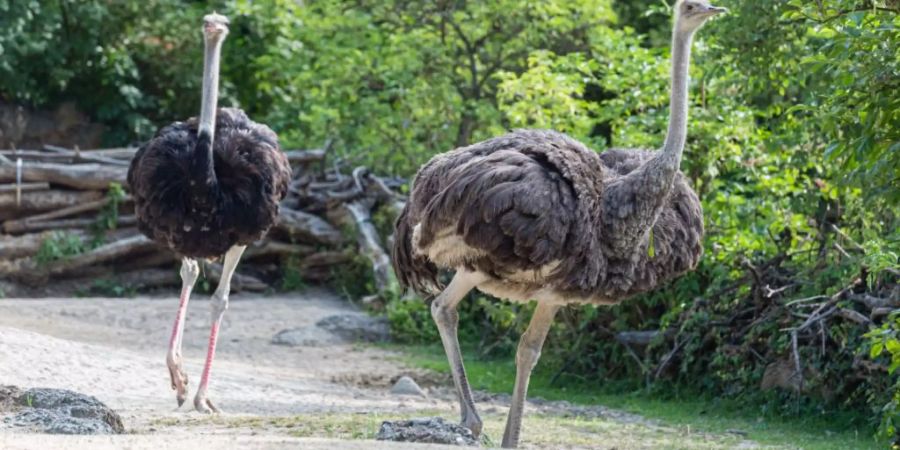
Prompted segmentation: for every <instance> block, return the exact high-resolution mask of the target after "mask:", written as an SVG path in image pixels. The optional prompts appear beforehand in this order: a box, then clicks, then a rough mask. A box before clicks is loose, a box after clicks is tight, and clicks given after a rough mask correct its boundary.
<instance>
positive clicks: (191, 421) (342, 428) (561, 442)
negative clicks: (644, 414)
mask: <svg viewBox="0 0 900 450" xmlns="http://www.w3.org/2000/svg"><path fill="white" fill-rule="evenodd" d="M407 415H410V416H412V415H414V416H416V417H424V416H447V411H443V410H428V409H425V410H417V411H415V412H414V413H384V412H371V413H318V414H298V415H294V416H284V417H259V416H201V417H189V418H165V419H158V420H156V421H155V422H154V423H153V425H154V426H156V427H161V428H165V427H192V426H193V427H203V426H215V427H221V428H225V429H232V430H235V431H237V432H241V431H242V430H247V431H252V432H254V433H259V432H260V431H261V430H266V432H268V433H273V434H284V435H288V436H293V437H299V438H308V437H317V438H330V439H342V440H347V439H354V440H356V439H375V436H376V434H377V433H378V429H379V428H380V426H381V422H382V421H385V420H399V419H406V418H409V417H407ZM483 418H484V421H485V435H487V436H490V437H493V438H494V439H492V440H491V439H488V440H487V442H485V444H486V445H485V446H486V447H497V446H498V444H499V440H500V437H501V436H502V434H503V429H502V428H503V425H504V423H503V420H504V415H503V412H500V411H487V412H485V413H484V414H483ZM524 428H525V429H526V430H528V431H527V436H526V437H525V438H524V440H523V442H522V447H523V448H535V447H537V448H596V446H597V443H598V442H602V443H603V446H604V448H620V449H659V448H665V449H684V450H696V449H731V448H735V447H736V446H738V445H739V444H740V442H741V438H739V437H735V436H727V435H711V434H708V433H697V432H691V431H690V430H684V429H680V430H679V429H671V428H664V427H655V426H647V425H645V424H621V423H617V422H613V421H607V420H597V419H584V418H563V417H558V416H547V415H538V414H532V415H530V416H528V417H526V418H525V424H524Z"/></svg>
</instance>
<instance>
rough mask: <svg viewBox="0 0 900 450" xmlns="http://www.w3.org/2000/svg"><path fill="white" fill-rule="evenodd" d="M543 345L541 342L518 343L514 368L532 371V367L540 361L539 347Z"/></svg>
mask: <svg viewBox="0 0 900 450" xmlns="http://www.w3.org/2000/svg"><path fill="white" fill-rule="evenodd" d="M543 345H544V341H543V340H540V341H538V340H535V339H522V341H521V342H519V347H518V349H516V367H518V368H521V369H523V370H527V371H529V372H531V371H532V370H534V366H536V365H537V362H538V360H539V359H541V347H543Z"/></svg>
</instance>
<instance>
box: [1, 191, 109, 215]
mask: <svg viewBox="0 0 900 450" xmlns="http://www.w3.org/2000/svg"><path fill="white" fill-rule="evenodd" d="M100 198H103V192H100V191H61V190H52V191H32V192H23V193H22V198H21V202H20V203H19V204H18V205H16V194H15V193H14V192H4V193H0V209H6V208H9V209H17V210H22V211H46V210H48V209H59V208H68V207H70V206H73V205H81V204H84V203H87V202H93V201H95V200H98V199H100Z"/></svg>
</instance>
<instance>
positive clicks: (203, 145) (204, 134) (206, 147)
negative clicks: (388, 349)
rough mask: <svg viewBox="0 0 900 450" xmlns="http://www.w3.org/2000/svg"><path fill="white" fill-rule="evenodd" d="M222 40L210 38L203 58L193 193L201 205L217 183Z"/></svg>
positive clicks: (207, 199) (207, 40)
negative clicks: (215, 144) (215, 153)
mask: <svg viewBox="0 0 900 450" xmlns="http://www.w3.org/2000/svg"><path fill="white" fill-rule="evenodd" d="M221 51H222V39H221V38H212V39H206V48H205V50H204V58H203V100H202V103H201V105H200V124H199V125H198V130H197V143H196V145H195V146H194V155H193V159H192V161H191V174H190V178H191V186H192V187H191V192H192V196H193V202H194V203H195V204H198V205H202V204H205V203H207V202H208V201H209V198H210V193H211V192H213V189H214V188H215V186H216V184H217V179H216V171H215V167H213V159H214V158H213V139H214V137H215V132H216V103H217V101H218V97H219V55H220V53H221Z"/></svg>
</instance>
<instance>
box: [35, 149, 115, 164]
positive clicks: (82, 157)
mask: <svg viewBox="0 0 900 450" xmlns="http://www.w3.org/2000/svg"><path fill="white" fill-rule="evenodd" d="M44 148H46V149H48V150H53V151H54V152H57V154H62V155H69V156H70V157H71V158H72V162H75V163H82V162H92V163H100V164H111V165H113V166H124V167H128V166H129V164H130V163H129V162H128V161H122V160H120V159H113V158H107V157H105V156H102V155H97V154H91V153H83V152H82V151H81V150H80V149H78V148H77V147H76V148H75V150H69V149H67V148H64V147H58V146H55V145H44Z"/></svg>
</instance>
